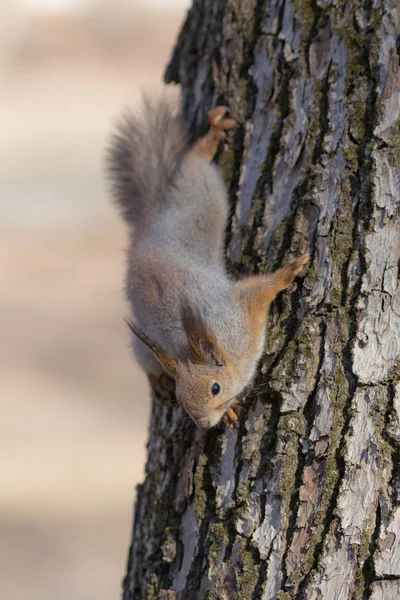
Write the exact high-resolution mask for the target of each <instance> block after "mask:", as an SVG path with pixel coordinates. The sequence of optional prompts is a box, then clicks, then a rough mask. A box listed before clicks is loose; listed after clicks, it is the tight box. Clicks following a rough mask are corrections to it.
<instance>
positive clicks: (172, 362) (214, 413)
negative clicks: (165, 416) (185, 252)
mask: <svg viewBox="0 0 400 600" xmlns="http://www.w3.org/2000/svg"><path fill="white" fill-rule="evenodd" d="M127 323H128V325H129V327H130V329H131V330H132V332H133V333H134V334H135V335H136V336H137V337H138V338H139V339H140V340H141V341H142V342H144V343H145V344H146V345H147V346H148V347H149V348H150V349H151V350H152V351H153V353H154V354H155V355H156V357H157V358H158V360H159V361H160V363H161V364H162V366H163V367H164V369H165V370H166V371H168V372H169V373H171V374H172V375H173V376H174V377H175V383H176V398H177V400H178V402H179V403H180V404H182V406H183V407H184V409H185V410H186V412H187V414H188V415H189V416H190V417H191V418H192V419H193V421H194V422H195V423H196V425H198V426H199V427H201V428H204V429H207V428H209V427H213V426H214V425H216V424H217V423H218V422H219V421H220V420H221V418H222V417H223V415H224V414H225V412H226V411H227V409H228V408H229V407H230V406H231V405H232V404H233V403H234V402H235V396H236V394H237V393H238V391H240V390H238V389H237V377H236V376H235V368H234V364H233V361H232V360H231V359H230V357H229V356H228V355H227V353H226V352H224V350H223V349H222V348H221V347H220V345H219V344H218V341H217V339H216V336H215V335H214V334H213V332H211V331H210V329H209V328H208V327H207V326H206V324H205V322H204V320H203V318H202V316H201V315H200V313H199V311H198V309H197V308H196V307H192V306H189V304H184V305H183V306H182V324H183V329H184V332H185V335H186V340H187V343H186V345H185V347H184V348H182V349H181V351H180V352H179V358H177V359H176V358H173V357H172V356H170V355H169V354H168V353H167V352H165V350H164V349H163V348H161V347H160V346H159V345H158V344H157V343H156V342H154V341H153V340H151V339H150V338H149V337H148V336H147V335H146V334H145V333H143V332H142V331H141V330H140V329H138V328H137V327H136V325H134V324H133V323H132V322H131V321H129V320H128V321H127Z"/></svg>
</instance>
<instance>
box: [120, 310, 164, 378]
mask: <svg viewBox="0 0 400 600" xmlns="http://www.w3.org/2000/svg"><path fill="white" fill-rule="evenodd" d="M125 322H126V324H127V325H128V327H129V329H130V330H131V331H132V333H133V334H134V335H136V337H137V338H139V340H140V341H141V342H143V343H144V344H146V346H147V347H148V348H150V350H151V351H152V352H154V354H155V355H156V357H157V358H158V360H159V361H160V363H161V364H162V366H163V367H164V369H165V370H166V371H168V372H169V373H172V374H175V372H176V360H174V359H173V358H172V357H171V356H169V354H167V353H166V352H165V350H164V349H163V348H161V346H159V345H158V344H157V343H156V342H154V341H153V340H152V339H150V338H149V336H148V335H147V334H146V333H144V331H142V330H141V329H139V328H138V327H136V325H135V323H134V322H133V321H132V320H131V319H129V318H128V317H127V318H126V319H125Z"/></svg>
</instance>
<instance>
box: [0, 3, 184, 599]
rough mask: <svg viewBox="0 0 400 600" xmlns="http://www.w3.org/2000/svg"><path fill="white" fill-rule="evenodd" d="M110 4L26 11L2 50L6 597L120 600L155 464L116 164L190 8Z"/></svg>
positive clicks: (1, 573) (0, 504) (1, 528)
mask: <svg viewBox="0 0 400 600" xmlns="http://www.w3.org/2000/svg"><path fill="white" fill-rule="evenodd" d="M117 5H118V3H117V4H116V6H117ZM1 6H2V5H1V4H0V8H1ZM110 6H111V5H110V3H109V4H107V3H105V2H103V6H102V10H101V11H98V12H95V11H94V10H93V11H92V12H85V13H81V14H80V16H74V15H73V14H70V15H69V16H68V17H65V16H64V17H63V18H60V17H57V16H53V17H51V18H48V17H45V16H41V17H40V19H39V18H37V17H36V18H34V19H32V18H24V19H21V20H20V21H18V19H17V21H18V23H19V24H18V27H19V33H18V36H17V37H16V39H12V43H10V44H9V43H8V42H7V44H8V46H7V52H6V50H5V49H4V47H3V48H2V55H1V56H0V59H1V60H0V78H1V89H2V94H1V97H0V131H1V139H0V323H1V341H2V343H1V345H0V413H1V417H0V598H1V600H22V599H24V600H25V599H26V598H28V597H29V599H30V600H50V599H51V600H54V598H57V600H114V599H115V600H116V599H117V598H119V597H120V582H121V579H122V576H123V574H124V567H125V560H126V555H127V549H128V542H129V538H130V528H131V520H132V501H133V496H134V486H135V484H136V483H137V482H138V481H140V480H141V478H142V473H143V465H144V459H145V443H146V438H147V422H148V412H149V401H148V391H147V383H146V380H145V378H144V377H143V375H142V374H141V373H140V372H139V370H138V368H137V367H136V366H135V365H134V363H133V360H132V357H131V353H130V350H129V347H128V346H129V336H128V333H127V331H126V326H125V325H124V323H123V316H124V314H126V305H125V302H124V299H123V292H122V281H123V268H124V264H123V263H124V255H123V248H124V247H125V243H126V232H125V229H124V228H123V226H122V225H120V222H119V219H118V218H117V217H116V215H115V214H114V210H113V208H112V207H110V205H109V200H108V197H107V190H106V186H105V184H104V178H103V171H102V160H103V150H104V145H105V141H106V138H107V135H108V133H109V130H110V125H111V123H112V122H113V119H114V117H115V116H117V115H118V113H119V112H120V110H121V108H123V107H124V106H125V105H132V104H135V102H136V101H137V98H138V95H139V91H140V90H141V89H142V88H143V87H144V88H147V89H155V88H156V87H159V86H160V81H161V75H162V71H163V68H164V65H165V62H166V61H167V59H168V56H169V55H170V52H171V48H172V46H173V43H174V40H175V37H176V34H177V31H178V29H179V26H180V23H181V20H182V18H183V14H184V11H183V9H181V10H175V11H174V12H169V13H168V14H160V13H159V12H154V11H153V12H152V13H151V14H147V13H145V12H143V13H142V14H136V15H133V16H130V18H129V19H127V18H125V17H124V18H121V15H119V16H118V15H117V16H116V15H115V14H113V13H112V12H111V13H110ZM0 18H1V15H0ZM3 25H4V20H3ZM11 37H12V36H11Z"/></svg>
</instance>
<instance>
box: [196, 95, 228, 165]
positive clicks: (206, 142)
mask: <svg viewBox="0 0 400 600" xmlns="http://www.w3.org/2000/svg"><path fill="white" fill-rule="evenodd" d="M228 110H229V109H228V107H227V106H216V107H215V108H213V109H212V110H210V111H209V112H208V121H209V123H210V129H209V131H208V133H207V134H206V135H205V136H204V137H202V138H201V139H200V140H199V141H198V142H197V144H195V146H194V150H195V151H196V152H199V153H200V154H202V155H203V156H204V157H205V158H206V159H207V160H208V161H210V162H211V161H212V159H213V158H214V156H215V154H216V152H217V150H218V146H219V143H220V142H222V141H223V140H224V139H225V132H226V130H227V129H232V128H233V127H236V125H237V123H236V121H235V119H225V118H224V117H225V115H226V113H227V112H228Z"/></svg>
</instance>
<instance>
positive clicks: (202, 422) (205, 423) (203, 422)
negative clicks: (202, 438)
mask: <svg viewBox="0 0 400 600" xmlns="http://www.w3.org/2000/svg"><path fill="white" fill-rule="evenodd" d="M195 422H196V425H197V426H198V427H201V429H208V428H209V427H210V420H209V419H208V418H207V417H201V418H200V419H196V421H195Z"/></svg>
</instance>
